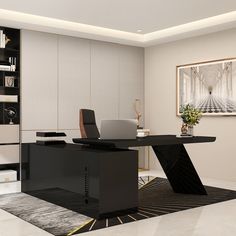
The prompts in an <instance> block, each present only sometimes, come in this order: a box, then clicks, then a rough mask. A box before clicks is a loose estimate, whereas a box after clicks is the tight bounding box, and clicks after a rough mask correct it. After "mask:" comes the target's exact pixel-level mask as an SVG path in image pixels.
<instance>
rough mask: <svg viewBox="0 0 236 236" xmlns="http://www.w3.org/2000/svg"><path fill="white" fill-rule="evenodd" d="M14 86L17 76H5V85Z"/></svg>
mask: <svg viewBox="0 0 236 236" xmlns="http://www.w3.org/2000/svg"><path fill="white" fill-rule="evenodd" d="M14 86H15V77H14V76H5V87H14Z"/></svg>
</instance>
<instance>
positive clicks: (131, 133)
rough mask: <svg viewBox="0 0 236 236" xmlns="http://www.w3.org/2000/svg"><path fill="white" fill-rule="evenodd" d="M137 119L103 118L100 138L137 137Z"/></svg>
mask: <svg viewBox="0 0 236 236" xmlns="http://www.w3.org/2000/svg"><path fill="white" fill-rule="evenodd" d="M136 136H137V121H136V120H132V119H130V120H102V122H101V130H100V139H136Z"/></svg>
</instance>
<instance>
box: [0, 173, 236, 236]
mask: <svg viewBox="0 0 236 236" xmlns="http://www.w3.org/2000/svg"><path fill="white" fill-rule="evenodd" d="M140 175H143V176H145V175H152V176H159V177H164V176H165V175H164V174H163V172H157V171H148V172H146V171H144V172H140ZM202 181H203V183H204V184H205V185H210V186H215V187H221V188H228V189H233V190H236V183H234V182H227V181H220V180H212V179H203V180H202ZM235 222H236V200H231V201H227V202H222V203H217V204H213V205H209V206H204V207H199V208H195V209H191V210H186V211H181V212H177V213H173V214H168V215H164V216H160V217H155V218H150V219H147V220H141V221H137V222H133V223H128V224H124V225H119V226H114V227H110V228H106V229H102V230H96V231H92V232H89V233H83V234H79V235H81V236H82V235H84V236H85V235H88V236H111V235H112V236H212V235H214V236H235V235H236V223H235ZM49 235H51V234H49V233H47V232H45V231H43V230H41V229H39V228H37V227H36V226H34V225H31V224H29V223H27V222H25V221H23V220H21V219H19V218H17V217H15V216H13V215H11V214H9V213H7V212H5V211H3V210H1V209H0V236H49Z"/></svg>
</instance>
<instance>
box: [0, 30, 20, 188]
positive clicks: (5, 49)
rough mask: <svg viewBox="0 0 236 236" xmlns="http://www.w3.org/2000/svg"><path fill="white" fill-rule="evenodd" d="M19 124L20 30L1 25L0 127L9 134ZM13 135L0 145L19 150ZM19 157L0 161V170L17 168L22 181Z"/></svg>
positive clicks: (16, 139)
mask: <svg viewBox="0 0 236 236" xmlns="http://www.w3.org/2000/svg"><path fill="white" fill-rule="evenodd" d="M3 34H4V37H3ZM4 67H5V68H4ZM6 67H7V68H6ZM9 111H13V112H14V113H15V115H14V116H10V115H9V114H10V113H9ZM19 125H20V30H19V29H13V28H8V27H1V26H0V127H1V131H2V130H4V131H3V132H2V136H3V135H4V134H7V132H8V131H10V130H11V131H10V132H12V129H14V130H17V131H18V130H19ZM19 132H20V131H19ZM12 136H13V139H14V142H10V141H9V139H8V141H7V140H5V142H3V141H2V142H1V143H0V147H2V148H3V147H7V149H6V148H5V150H9V151H11V150H17V148H18V147H17V145H20V140H19V139H18V137H14V132H13V135H12ZM19 137H20V135H19ZM2 140H4V138H2ZM17 158H18V157H17V156H15V159H11V158H9V163H8V162H6V161H5V162H2V163H1V162H0V171H2V170H15V171H16V172H17V181H20V158H19V162H18V159H17ZM12 162H13V163H12ZM15 162H16V163H15ZM0 184H2V183H0ZM3 184H4V183H3Z"/></svg>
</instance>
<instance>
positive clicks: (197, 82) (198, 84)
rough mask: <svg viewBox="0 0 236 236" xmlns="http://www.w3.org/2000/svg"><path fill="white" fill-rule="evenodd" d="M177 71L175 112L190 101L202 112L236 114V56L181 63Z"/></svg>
mask: <svg viewBox="0 0 236 236" xmlns="http://www.w3.org/2000/svg"><path fill="white" fill-rule="evenodd" d="M176 72H177V115H180V109H181V106H183V105H186V104H191V105H192V106H194V107H195V108H197V109H199V110H200V111H201V112H202V113H203V115H236V58H231V59H222V60H216V61H208V62H201V63H195V64H188V65H181V66H177V67H176Z"/></svg>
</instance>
